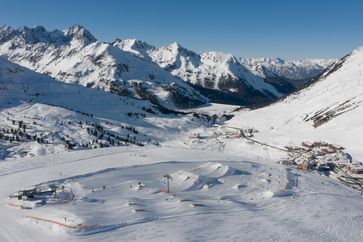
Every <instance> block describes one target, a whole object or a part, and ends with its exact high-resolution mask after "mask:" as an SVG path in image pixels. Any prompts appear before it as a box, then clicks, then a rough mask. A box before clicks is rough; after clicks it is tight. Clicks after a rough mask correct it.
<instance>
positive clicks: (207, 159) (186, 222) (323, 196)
mask: <svg viewBox="0 0 363 242" xmlns="http://www.w3.org/2000/svg"><path fill="white" fill-rule="evenodd" d="M5 167H6V171H5V169H4V168H5ZM2 168H3V169H2V170H1V171H2V174H1V175H0V182H1V183H2V184H7V186H6V187H2V188H1V190H0V197H1V206H0V219H1V221H6V223H3V224H2V226H1V227H0V239H1V241H24V240H26V241H98V240H102V241H120V240H126V241H130V240H138V241H195V240H201V241H206V240H208V241H221V240H224V241H235V240H237V241H240V240H247V241H251V240H254V241H255V240H258V241H262V240H265V241H266V240H267V241H274V240H286V241H290V240H297V241H311V240H319V241H325V240H329V241H359V239H360V238H361V237H362V236H363V234H362V232H361V230H360V229H359V228H360V226H361V223H362V219H363V217H362V216H360V214H361V213H362V205H363V204H362V203H363V200H362V198H361V195H360V194H359V192H358V191H356V190H353V189H350V188H348V187H346V186H344V185H341V184H339V183H336V182H334V181H332V180H330V179H327V178H325V177H321V176H316V175H314V174H311V173H304V172H298V171H294V170H291V169H289V168H286V167H284V166H281V165H279V164H277V163H275V162H271V161H266V160H264V159H260V158H257V157H256V156H255V157H248V158H247V157H246V158H244V157H243V156H240V155H232V154H225V153H219V152H213V151H206V150H198V149H185V148H170V147H161V148H157V149H155V148H136V149H129V148H127V149H126V148H107V149H102V150H92V151H79V152H73V153H65V154H60V155H50V156H43V157H41V158H38V159H27V160H17V161H15V162H3V163H2ZM219 169H221V170H220V172H218V170H219ZM181 171H183V172H181ZM166 173H169V174H171V176H172V177H173V178H172V180H171V181H170V188H171V193H170V194H165V193H163V192H161V191H162V190H163V189H164V188H165V184H164V179H163V175H164V174H166ZM191 174H194V175H191ZM185 176H188V177H189V179H190V181H194V182H188V181H186V179H185V178H186V177H185ZM193 176H197V177H193ZM193 179H194V180H193ZM47 181H57V182H61V183H64V184H66V185H67V186H69V187H71V188H72V190H73V192H74V194H75V198H74V200H73V201H72V202H70V203H65V204H60V205H45V206H42V207H37V208H34V209H31V210H21V209H19V208H14V207H11V206H8V205H7V203H8V202H9V199H8V198H7V196H8V195H9V194H11V193H13V192H15V191H17V190H18V189H21V188H25V187H29V186H31V185H36V184H39V183H43V182H47ZM139 182H141V184H142V186H140V185H139ZM103 186H105V189H103ZM64 218H66V220H65V219H64ZM322 224H324V226H322Z"/></svg>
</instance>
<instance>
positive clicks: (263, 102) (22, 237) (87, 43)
mask: <svg viewBox="0 0 363 242" xmlns="http://www.w3.org/2000/svg"><path fill="white" fill-rule="evenodd" d="M362 104H363V48H357V49H355V50H353V51H352V52H351V53H349V54H347V55H346V56H344V57H342V58H341V59H339V60H322V59H309V60H300V61H289V60H282V59H280V58H275V59H272V58H256V59H243V58H238V57H235V56H233V55H231V54H228V53H221V52H206V53H196V52H194V51H192V50H188V49H186V48H185V47H183V46H181V45H180V44H178V43H172V44H170V45H168V46H163V47H155V46H152V45H150V44H148V43H146V42H144V41H141V40H135V39H126V40H121V39H116V40H115V41H113V42H112V43H108V42H103V41H100V40H97V39H96V38H95V37H94V36H93V35H92V34H91V33H90V32H89V31H88V30H87V29H85V28H84V27H82V26H80V25H74V26H72V27H70V28H68V29H66V30H63V31H60V30H53V31H48V30H46V29H45V28H44V27H42V26H36V27H34V28H28V27H22V28H19V29H14V28H12V27H10V26H3V27H2V28H1V29H0V184H1V186H0V241H4V242H7V241H37V242H38V241H362V240H363V231H362V229H361V226H362V224H363V195H362V185H363V150H362V147H363V125H362V117H363V105H362Z"/></svg>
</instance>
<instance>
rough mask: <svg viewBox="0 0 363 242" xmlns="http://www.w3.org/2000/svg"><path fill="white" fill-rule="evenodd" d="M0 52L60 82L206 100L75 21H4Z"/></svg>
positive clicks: (169, 104) (189, 102)
mask: <svg viewBox="0 0 363 242" xmlns="http://www.w3.org/2000/svg"><path fill="white" fill-rule="evenodd" d="M0 54H1V55H3V56H5V57H6V58H8V59H9V60H11V61H13V62H15V63H18V64H20V65H23V66H25V67H28V68H30V69H32V70H34V71H37V72H40V73H45V74H48V75H50V76H52V77H53V78H55V79H57V80H60V81H63V82H67V83H79V84H81V85H83V86H87V87H93V88H97V89H101V90H105V91H110V92H113V93H117V94H119V95H123V96H131V97H137V98H142V99H148V100H150V101H152V102H154V103H158V104H161V105H163V106H164V107H166V108H170V109H173V108H176V107H177V108H185V107H189V106H196V105H199V104H203V103H206V102H207V99H206V98H204V97H203V96H202V95H200V94H199V92H198V91H196V90H195V89H193V88H192V87H190V86H189V85H188V84H186V83H185V82H183V81H181V80H180V79H178V78H175V77H174V76H172V75H171V74H170V73H169V72H167V71H165V70H164V69H162V68H160V67H159V66H158V65H157V64H155V63H153V62H151V61H148V60H145V59H144V58H140V57H138V56H136V55H134V54H132V53H129V52H126V51H122V50H121V49H120V48H116V47H114V46H113V45H111V44H109V43H103V42H100V41H97V40H96V38H95V37H93V36H92V34H91V33H90V32H89V31H88V30H86V29H85V28H83V27H82V26H79V25H74V26H72V27H70V28H69V29H66V30H64V31H59V30H54V31H47V30H46V29H44V28H43V27H41V26H36V27H34V28H27V27H22V28H20V29H17V30H14V29H12V28H11V27H8V26H4V27H3V28H1V30H0Z"/></svg>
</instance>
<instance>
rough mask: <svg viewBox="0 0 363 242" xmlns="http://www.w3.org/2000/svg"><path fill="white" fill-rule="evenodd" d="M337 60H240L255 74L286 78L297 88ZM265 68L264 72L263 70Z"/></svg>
mask: <svg viewBox="0 0 363 242" xmlns="http://www.w3.org/2000/svg"><path fill="white" fill-rule="evenodd" d="M335 61H336V60H335V59H306V60H299V61H293V60H292V61H290V60H283V59H281V58H266V57H265V58H249V59H240V62H241V63H242V64H244V65H246V66H248V67H249V68H250V69H251V71H252V72H253V73H255V74H256V75H259V73H262V75H264V73H273V74H274V75H277V76H279V77H283V78H285V79H286V80H287V81H289V82H290V83H291V84H293V85H294V86H295V87H297V88H301V87H302V86H303V85H304V84H305V83H306V82H308V81H309V80H311V78H314V77H316V76H318V75H319V74H321V73H322V72H323V71H324V70H325V69H326V68H327V67H328V66H330V65H331V64H333V63H334V62H335ZM261 68H263V69H264V70H261Z"/></svg>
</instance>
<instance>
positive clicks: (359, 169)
mask: <svg viewBox="0 0 363 242" xmlns="http://www.w3.org/2000/svg"><path fill="white" fill-rule="evenodd" d="M348 170H349V171H350V172H352V173H354V174H363V164H359V165H353V164H351V165H350V166H348Z"/></svg>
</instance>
